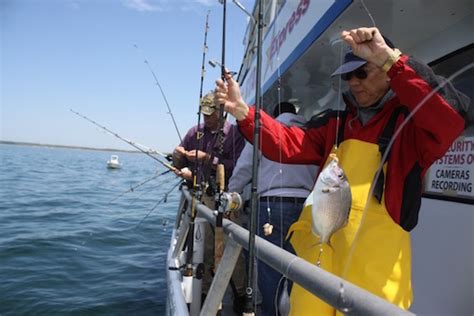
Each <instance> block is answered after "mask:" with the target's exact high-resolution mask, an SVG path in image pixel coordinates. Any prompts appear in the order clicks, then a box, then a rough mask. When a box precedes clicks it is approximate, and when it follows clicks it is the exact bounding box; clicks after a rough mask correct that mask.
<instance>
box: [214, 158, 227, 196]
mask: <svg viewBox="0 0 474 316" xmlns="http://www.w3.org/2000/svg"><path fill="white" fill-rule="evenodd" d="M216 180H217V185H218V187H219V191H220V192H222V191H224V187H225V169H224V164H222V163H220V164H218V165H217V168H216Z"/></svg>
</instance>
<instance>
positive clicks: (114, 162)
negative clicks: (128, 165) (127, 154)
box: [107, 155, 122, 169]
mask: <svg viewBox="0 0 474 316" xmlns="http://www.w3.org/2000/svg"><path fill="white" fill-rule="evenodd" d="M107 168H109V169H120V168H122V163H121V162H120V161H119V157H118V156H117V155H112V156H110V159H109V160H107Z"/></svg>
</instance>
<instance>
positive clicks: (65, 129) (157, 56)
mask: <svg viewBox="0 0 474 316" xmlns="http://www.w3.org/2000/svg"><path fill="white" fill-rule="evenodd" d="M227 2H228V3H227V46H226V65H227V66H228V68H230V69H232V70H238V69H239V67H240V63H241V61H242V56H243V44H242V39H243V34H244V31H245V28H246V24H247V17H246V16H245V15H244V14H243V12H242V11H240V10H239V9H238V8H237V7H236V6H235V5H234V4H233V3H232V1H227ZM240 2H241V3H242V4H243V5H244V6H245V7H246V8H247V9H248V10H251V9H252V8H253V5H254V1H253V0H242V1H240ZM208 10H210V16H209V27H210V28H209V33H208V47H209V51H208V53H207V55H206V60H209V59H217V60H218V61H220V59H221V37H222V5H221V4H219V2H218V1H217V0H1V1H0V20H1V22H0V23H1V37H0V39H1V55H0V57H1V64H0V71H1V81H0V82H1V84H0V87H1V107H0V139H1V140H11V141H24V142H37V143H46V144H60V145H77V146H90V147H99V148H104V147H106V148H123V149H133V148H132V147H130V146H129V145H127V144H126V143H123V142H122V141H120V140H118V139H116V138H115V137H113V136H111V135H108V134H105V133H103V132H102V131H101V130H100V129H98V128H96V127H95V126H94V125H92V124H91V123H89V122H87V121H85V120H84V119H81V118H79V117H78V116H76V115H74V114H73V113H72V112H70V111H69V109H71V108H72V109H74V110H76V111H78V112H80V113H82V114H83V115H86V116H88V117H90V118H92V119H94V120H95V121H97V122H98V123H101V124H103V125H105V126H106V127H108V128H109V129H111V130H113V131H115V132H117V133H118V134H119V135H121V136H123V137H126V138H129V139H131V140H133V141H134V142H137V143H140V144H142V145H146V146H149V147H152V148H154V149H158V150H161V151H170V150H172V148H174V146H176V145H177V144H178V142H179V139H178V136H177V133H176V131H175V130H174V127H173V124H172V120H171V117H170V116H169V115H168V114H167V108H166V104H165V102H164V100H163V97H162V95H161V93H160V90H159V89H158V87H157V86H156V84H155V81H154V78H153V76H152V75H151V73H150V71H149V69H148V68H147V66H146V64H145V63H144V59H145V58H146V59H147V60H148V61H149V64H150V65H151V66H152V68H153V70H154V72H155V74H156V76H157V77H158V80H159V82H160V84H161V86H162V87H163V89H164V92H165V94H166V97H167V99H168V102H169V104H170V106H171V109H172V112H173V114H174V116H175V118H176V120H177V124H178V127H179V129H180V132H181V134H182V135H183V136H184V134H185V133H186V131H187V129H188V128H189V127H191V126H192V125H194V124H196V122H197V115H196V113H197V108H198V99H199V85H200V69H201V60H202V46H203V41H204V25H205V19H206V13H207V11H208ZM135 44H136V45H137V46H138V48H139V50H137V49H136V48H135V47H134V45H135ZM206 70H207V74H206V77H205V82H204V93H206V92H208V91H209V90H210V89H212V88H213V87H214V82H215V80H216V79H217V78H218V77H219V75H220V70H219V69H218V68H211V67H210V66H208V64H207V63H206Z"/></svg>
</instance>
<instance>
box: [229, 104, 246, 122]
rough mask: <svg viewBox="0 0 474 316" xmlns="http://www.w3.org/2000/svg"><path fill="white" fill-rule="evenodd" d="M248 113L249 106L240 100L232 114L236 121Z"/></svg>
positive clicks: (242, 118)
mask: <svg viewBox="0 0 474 316" xmlns="http://www.w3.org/2000/svg"><path fill="white" fill-rule="evenodd" d="M248 113H249V107H248V106H247V104H245V102H243V101H242V102H240V103H239V106H238V107H237V108H236V109H235V113H234V114H233V115H234V117H235V119H236V120H237V121H242V120H244V119H245V118H246V117H247V114H248Z"/></svg>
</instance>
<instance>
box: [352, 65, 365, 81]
mask: <svg viewBox="0 0 474 316" xmlns="http://www.w3.org/2000/svg"><path fill="white" fill-rule="evenodd" d="M354 76H356V77H357V79H365V78H367V71H365V70H364V69H362V68H359V69H356V70H354Z"/></svg>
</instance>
